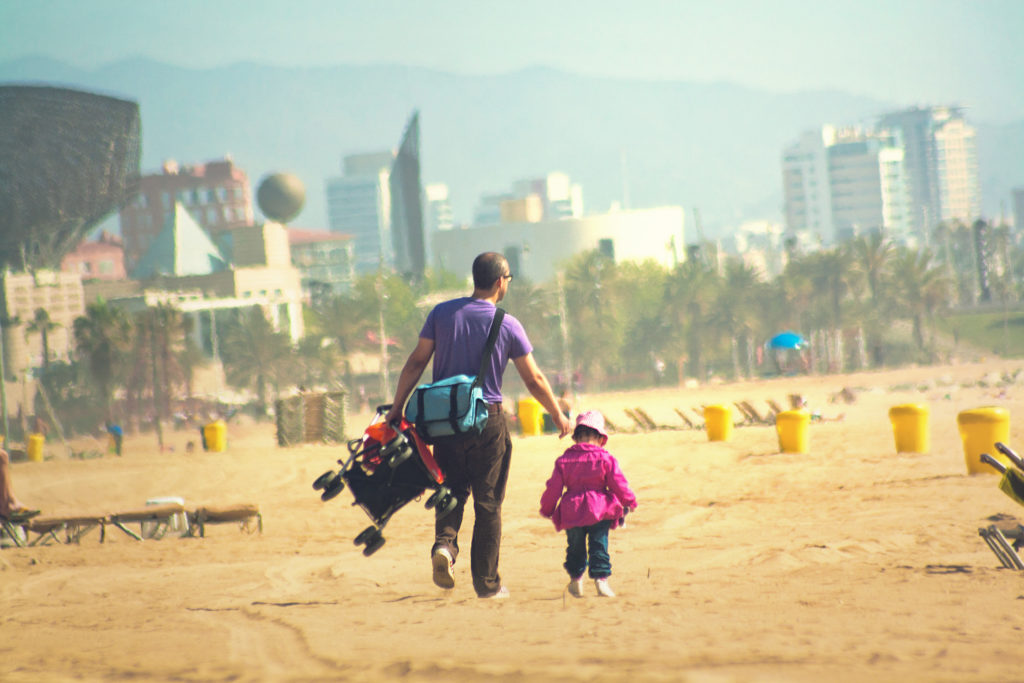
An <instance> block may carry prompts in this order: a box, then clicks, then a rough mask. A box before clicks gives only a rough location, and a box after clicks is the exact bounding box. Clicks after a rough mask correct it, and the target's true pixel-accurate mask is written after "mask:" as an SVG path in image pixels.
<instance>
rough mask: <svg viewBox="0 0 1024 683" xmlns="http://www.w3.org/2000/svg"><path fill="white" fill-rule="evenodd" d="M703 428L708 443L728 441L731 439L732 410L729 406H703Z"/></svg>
mask: <svg viewBox="0 0 1024 683" xmlns="http://www.w3.org/2000/svg"><path fill="white" fill-rule="evenodd" d="M704 427H705V429H707V432H708V441H728V440H729V439H731V438H732V410H731V409H730V408H729V406H723V405H714V406H704Z"/></svg>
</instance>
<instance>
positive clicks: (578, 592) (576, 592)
mask: <svg viewBox="0 0 1024 683" xmlns="http://www.w3.org/2000/svg"><path fill="white" fill-rule="evenodd" d="M566 588H568V589H569V595H571V596H572V597H574V598H582V597H583V577H582V576H581V577H579V578H576V579H569V585H568V586H566Z"/></svg>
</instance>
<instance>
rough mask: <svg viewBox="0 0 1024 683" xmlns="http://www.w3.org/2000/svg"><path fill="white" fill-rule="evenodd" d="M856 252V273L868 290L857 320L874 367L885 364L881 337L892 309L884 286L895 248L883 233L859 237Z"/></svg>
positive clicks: (854, 244) (856, 242) (852, 247)
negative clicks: (863, 332)
mask: <svg viewBox="0 0 1024 683" xmlns="http://www.w3.org/2000/svg"><path fill="white" fill-rule="evenodd" d="M851 249H852V251H853V268H854V272H855V273H856V274H857V275H858V276H859V277H860V279H861V280H862V281H863V285H864V286H865V287H866V289H867V301H864V300H863V298H861V299H860V303H859V305H858V307H857V317H858V319H860V320H861V321H862V324H863V329H864V330H865V337H866V338H865V339H864V343H865V344H866V345H867V347H868V348H870V349H872V360H873V363H874V365H876V366H877V365H881V364H882V363H883V362H884V358H883V351H882V333H883V331H884V328H885V322H884V321H887V320H888V319H889V315H888V313H887V311H888V309H889V308H891V303H890V301H889V298H888V297H886V296H885V291H884V290H885V285H886V283H887V277H888V273H889V268H890V265H891V262H892V256H893V244H892V242H891V241H890V240H888V239H887V238H886V237H885V235H884V234H882V233H881V232H875V233H872V234H870V235H866V236H864V235H862V236H859V237H857V238H856V239H855V240H854V241H853V242H852V244H851Z"/></svg>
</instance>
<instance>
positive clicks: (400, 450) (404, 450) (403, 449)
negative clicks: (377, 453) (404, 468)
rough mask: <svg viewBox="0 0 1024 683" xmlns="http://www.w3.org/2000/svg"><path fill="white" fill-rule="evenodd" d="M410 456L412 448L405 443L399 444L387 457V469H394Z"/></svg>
mask: <svg viewBox="0 0 1024 683" xmlns="http://www.w3.org/2000/svg"><path fill="white" fill-rule="evenodd" d="M411 456H412V447H411V446H410V445H409V444H407V443H401V444H399V445H398V446H397V447H396V449H395V451H394V452H392V453H390V454H389V455H388V461H387V462H388V467H390V468H391V469H396V468H397V467H398V466H399V465H401V464H402V463H403V462H405V461H406V460H408V459H409V458H410V457H411Z"/></svg>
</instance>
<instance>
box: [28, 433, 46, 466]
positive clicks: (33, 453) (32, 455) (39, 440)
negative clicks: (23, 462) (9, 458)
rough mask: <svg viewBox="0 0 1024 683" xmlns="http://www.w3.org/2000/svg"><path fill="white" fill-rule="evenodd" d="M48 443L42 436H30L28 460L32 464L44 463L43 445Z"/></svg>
mask: <svg viewBox="0 0 1024 683" xmlns="http://www.w3.org/2000/svg"><path fill="white" fill-rule="evenodd" d="M45 443H46V437H45V436H43V435H42V434H29V435H28V448H26V450H27V451H28V459H29V460H31V461H32V462H42V461H43V444H45Z"/></svg>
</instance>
